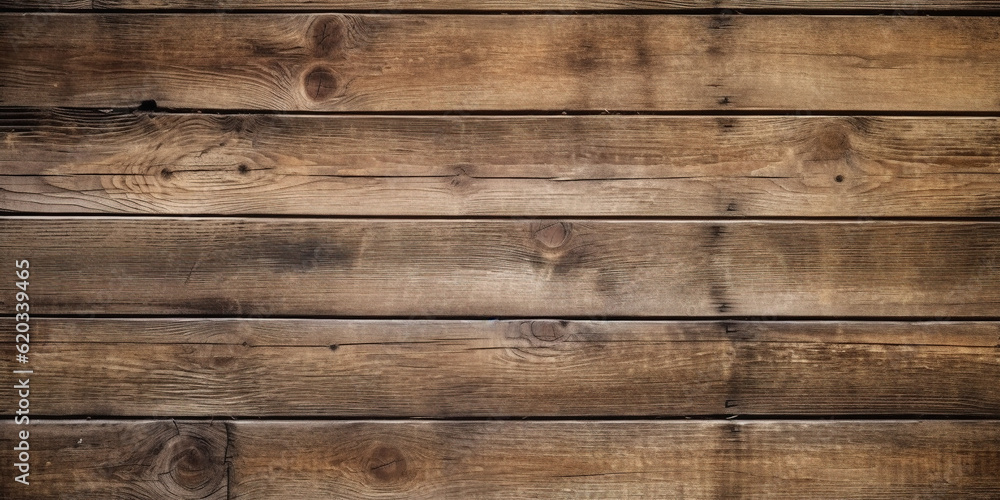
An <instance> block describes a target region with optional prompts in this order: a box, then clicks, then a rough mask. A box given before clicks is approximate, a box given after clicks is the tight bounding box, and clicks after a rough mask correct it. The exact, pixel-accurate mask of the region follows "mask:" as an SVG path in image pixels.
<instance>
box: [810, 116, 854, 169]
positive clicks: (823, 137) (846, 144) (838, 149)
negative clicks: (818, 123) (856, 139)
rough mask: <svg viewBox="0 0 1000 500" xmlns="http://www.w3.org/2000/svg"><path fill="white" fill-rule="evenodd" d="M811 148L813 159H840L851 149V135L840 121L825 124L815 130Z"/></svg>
mask: <svg viewBox="0 0 1000 500" xmlns="http://www.w3.org/2000/svg"><path fill="white" fill-rule="evenodd" d="M812 150H813V157H812V159H813V160H818V161H824V160H825V161H831V160H840V159H842V158H844V157H845V156H846V155H847V153H848V152H849V151H850V150H851V135H850V133H849V131H848V130H847V128H846V127H844V126H843V125H842V124H840V123H831V124H827V125H825V126H822V127H820V128H819V129H817V130H816V138H815V140H814V141H813V147H812Z"/></svg>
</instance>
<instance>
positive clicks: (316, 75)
mask: <svg viewBox="0 0 1000 500" xmlns="http://www.w3.org/2000/svg"><path fill="white" fill-rule="evenodd" d="M302 85H303V87H304V88H305V91H306V95H307V96H309V98H310V99H312V100H314V101H321V100H323V99H327V98H329V97H330V96H332V95H334V94H335V93H336V92H337V85H338V82H337V77H336V76H334V74H333V71H330V69H329V68H323V67H319V68H314V69H313V70H312V71H310V72H309V73H308V74H306V77H305V79H304V81H303V82H302Z"/></svg>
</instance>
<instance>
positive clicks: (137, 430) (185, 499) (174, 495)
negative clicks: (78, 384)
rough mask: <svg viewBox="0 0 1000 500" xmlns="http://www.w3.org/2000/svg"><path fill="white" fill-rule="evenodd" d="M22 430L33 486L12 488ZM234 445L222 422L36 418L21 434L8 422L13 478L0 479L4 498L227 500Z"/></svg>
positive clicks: (3, 429) (1, 429) (4, 435)
mask: <svg viewBox="0 0 1000 500" xmlns="http://www.w3.org/2000/svg"><path fill="white" fill-rule="evenodd" d="M33 389H34V387H33ZM22 430H27V431H28V432H29V433H30V435H29V436H28V437H29V446H30V451H29V453H30V457H29V460H30V465H31V469H30V471H29V473H30V475H29V476H28V478H27V479H28V481H29V483H30V484H29V485H28V486H24V485H22V484H19V483H15V482H14V481H13V475H14V470H15V469H13V467H12V466H11V464H14V463H16V462H17V460H16V459H15V454H14V453H15V452H14V451H12V450H13V449H14V447H15V446H17V445H18V441H15V439H14V438H15V437H17V433H18V432H20V431H22ZM227 438H228V431H227V429H226V426H225V424H223V423H221V422H179V421H178V422H175V421H173V420H160V421H133V422H124V421H82V420H81V421H63V422H58V421H45V420H44V419H37V418H33V419H32V420H31V423H30V424H29V425H27V426H20V425H14V423H13V420H12V419H8V418H4V419H3V421H2V422H0V444H2V450H0V458H2V459H3V461H4V463H5V464H7V466H6V467H5V468H7V469H9V471H7V472H8V473H7V474H4V477H3V478H2V479H0V493H2V494H0V497H2V498H5V499H6V498H9V499H18V500H21V499H23V500H42V499H52V500H66V499H74V500H75V499H81V500H83V499H87V500H89V499H101V500H126V499H128V500H147V499H154V498H155V499H161V500H196V499H206V500H228V499H229V498H230V497H229V496H228V495H227V491H228V487H229V479H228V477H227V474H228V471H229V467H228V464H227V462H226V449H227V443H228V439H227ZM8 495H9V496H8ZM259 498H263V497H259Z"/></svg>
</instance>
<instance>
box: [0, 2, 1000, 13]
mask: <svg viewBox="0 0 1000 500" xmlns="http://www.w3.org/2000/svg"><path fill="white" fill-rule="evenodd" d="M0 8H5V9H51V10H90V9H97V10H101V9H200V10H206V11H210V12H217V13H224V12H225V11H226V10H227V9H238V10H258V9H259V10H267V9H276V10H282V11H287V10H306V11H316V10H323V9H332V10H382V11H390V12H391V11H392V10H397V9H405V10H410V11H413V10H459V11H487V12H489V11H493V12H498V11H499V12H502V11H541V12H547V11H563V10H567V11H600V10H633V9H640V10H686V9H740V10H741V11H753V10H756V9H769V10H779V9H791V10H802V9H808V10H828V9H833V10H844V9H876V10H894V11H896V12H899V13H904V14H918V13H920V11H925V10H930V11H935V10H994V9H998V8H1000V2H997V1H996V0H951V1H948V0H478V1H475V2H472V1H469V0H405V1H403V0H381V1H379V0H213V1H212V2H208V3H207V4H206V2H204V1H203V0H0Z"/></svg>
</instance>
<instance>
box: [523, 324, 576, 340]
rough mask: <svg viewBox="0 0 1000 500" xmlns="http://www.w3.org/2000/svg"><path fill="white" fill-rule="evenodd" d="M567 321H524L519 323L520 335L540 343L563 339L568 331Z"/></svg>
mask: <svg viewBox="0 0 1000 500" xmlns="http://www.w3.org/2000/svg"><path fill="white" fill-rule="evenodd" d="M568 326H569V323H567V322H557V321H525V322H524V323H521V325H520V328H519V329H520V330H521V332H520V333H521V337H522V338H524V339H527V340H529V341H532V343H535V341H540V342H542V343H551V342H559V341H561V340H563V339H565V338H566V337H567V336H568V335H569V332H568V331H567V328H568Z"/></svg>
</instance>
